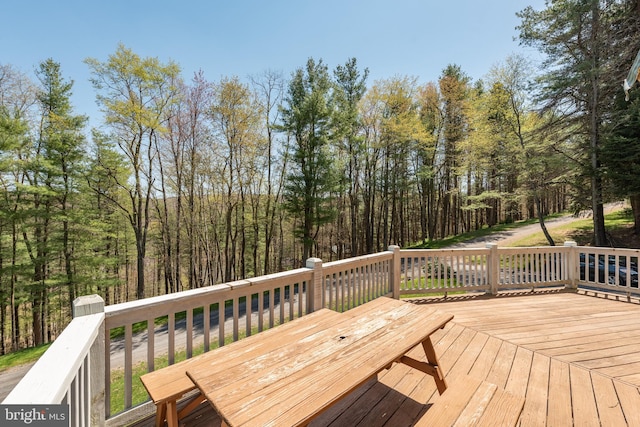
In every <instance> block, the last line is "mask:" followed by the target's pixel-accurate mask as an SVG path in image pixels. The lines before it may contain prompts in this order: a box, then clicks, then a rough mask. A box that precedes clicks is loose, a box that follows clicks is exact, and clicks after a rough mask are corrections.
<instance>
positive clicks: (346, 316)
mask: <svg viewBox="0 0 640 427" xmlns="http://www.w3.org/2000/svg"><path fill="white" fill-rule="evenodd" d="M452 318H453V316H452V315H449V314H445V313H442V312H439V311H437V310H435V309H433V308H432V307H426V306H419V305H414V304H410V303H406V302H401V301H398V300H394V299H390V298H378V299H376V300H374V301H371V302H369V303H366V304H363V305H361V306H359V307H356V308H354V309H352V310H349V311H348V312H345V313H342V314H341V315H340V316H322V315H316V316H303V317H301V318H299V319H296V320H294V321H293V322H291V323H292V324H293V323H296V327H290V328H283V329H282V330H281V331H278V329H279V328H275V329H274V330H273V333H271V334H265V335H262V334H258V335H256V336H253V337H251V345H247V343H245V345H240V343H242V341H240V342H238V343H237V344H238V345H237V346H234V345H229V346H227V347H223V348H221V349H219V350H216V351H212V352H209V353H206V354H204V355H201V356H199V357H198V360H197V363H193V364H190V365H189V366H187V375H188V376H189V378H191V380H192V381H193V382H194V383H195V384H196V386H197V387H198V388H199V389H200V390H201V392H202V393H203V394H204V396H205V397H206V398H207V399H208V400H209V402H210V403H211V404H212V405H213V407H214V409H215V410H216V412H218V414H219V415H220V416H221V418H222V419H223V421H224V422H225V423H226V424H227V425H229V426H240V425H265V426H266V425H291V426H295V425H305V424H307V423H308V422H310V421H311V420H312V419H313V418H314V417H315V416H317V415H318V414H320V413H321V412H322V411H323V410H325V409H327V408H328V407H330V406H331V405H332V404H334V403H335V402H337V401H338V400H339V399H341V398H342V397H343V396H345V395H346V394H347V393H349V392H350V391H352V390H353V389H355V388H356V387H357V386H358V385H360V384H362V383H364V382H365V381H367V380H368V379H370V378H371V377H373V376H374V375H376V374H377V373H378V372H380V371H382V370H383V369H385V368H389V367H390V366H391V365H392V364H393V363H394V362H398V361H403V362H404V360H401V359H406V358H403V356H404V355H405V354H406V353H407V352H408V351H409V350H411V349H412V348H414V347H415V346H416V345H418V344H420V343H423V345H425V342H426V341H428V345H429V346H430V348H431V350H432V346H431V342H430V341H429V336H430V335H431V334H432V333H433V332H435V331H436V330H438V329H440V328H442V327H443V326H444V325H446V323H447V322H449V321H450V320H451V319H452ZM243 341H246V340H243Z"/></svg>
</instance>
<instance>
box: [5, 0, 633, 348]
mask: <svg viewBox="0 0 640 427" xmlns="http://www.w3.org/2000/svg"><path fill="white" fill-rule="evenodd" d="M518 17H519V18H520V20H521V24H520V25H519V27H518V28H517V30H518V31H519V40H520V43H521V45H522V46H528V47H533V48H535V49H536V50H537V51H539V52H540V53H541V54H542V55H543V57H544V62H543V63H542V64H534V63H532V62H531V61H530V60H528V59H527V58H526V57H524V56H522V55H519V54H513V55H511V56H509V57H507V58H505V59H504V61H502V62H501V63H498V64H496V65H495V66H494V67H493V68H492V69H491V70H488V72H487V74H486V75H485V76H482V77H481V78H477V79H474V78H472V77H471V76H468V75H467V74H466V73H465V72H464V70H463V69H461V67H460V66H458V65H456V64H449V65H445V66H444V68H443V69H442V72H441V74H440V76H439V77H438V78H437V80H436V81H432V82H428V83H419V79H418V77H413V76H394V77H389V78H386V79H381V80H376V81H373V82H371V81H369V78H368V76H369V70H368V69H367V68H366V67H363V66H362V65H361V64H359V63H358V62H357V59H356V58H345V62H344V63H343V64H332V65H331V66H330V65H329V64H326V63H325V62H324V61H323V60H322V59H314V58H309V59H308V61H307V62H306V63H305V64H301V66H300V68H298V69H296V70H294V71H293V72H291V73H290V74H289V75H285V74H284V73H280V72H274V71H264V72H262V73H259V74H256V75H253V76H251V77H249V78H246V79H240V78H238V77H236V76H228V77H223V78H220V79H219V80H218V81H208V80H207V79H206V78H205V77H204V73H203V72H197V73H195V74H194V75H193V76H184V75H182V71H181V69H180V65H179V64H177V63H175V62H172V61H168V62H162V61H160V60H159V59H158V58H156V57H141V56H139V55H137V54H136V53H135V52H133V51H132V50H131V49H129V48H127V47H126V46H125V45H124V44H121V45H119V46H117V48H116V49H115V51H114V52H113V54H111V55H109V56H108V57H107V58H102V59H98V58H87V59H86V60H85V64H86V66H87V67H88V68H89V69H90V71H91V76H92V78H91V83H92V85H93V88H94V90H95V96H96V101H97V102H98V105H99V106H100V111H101V113H102V115H103V126H101V127H100V129H96V128H94V129H88V128H87V117H86V116H84V115H83V114H82V112H78V111H76V110H75V109H74V107H73V105H72V104H71V101H70V98H71V94H72V91H73V82H72V81H70V80H69V79H67V78H66V77H65V75H64V73H63V69H64V64H60V63H58V62H56V60H55V59H53V58H49V59H46V60H43V61H42V62H41V63H40V64H39V66H38V68H37V70H36V73H35V79H34V78H30V77H29V76H28V75H27V74H25V73H24V71H22V70H18V69H16V68H15V67H13V66H12V65H11V64H2V63H0V185H1V186H2V196H3V197H2V199H1V200H0V354H6V353H9V352H12V351H16V350H18V349H21V348H25V347H29V346H34V345H40V344H43V343H47V342H50V341H52V340H54V339H55V337H56V336H57V334H59V333H60V332H61V331H62V330H63V329H64V327H65V326H66V324H67V323H68V322H69V320H70V312H71V304H72V301H73V300H74V299H75V298H76V297H77V296H80V295H86V294H93V293H96V294H99V295H101V296H102V297H103V298H104V300H105V302H106V304H114V303H120V302H125V301H130V300H134V299H140V298H145V297H150V296H154V295H160V294H168V293H172V292H177V291H181V290H186V289H193V288H199V287H203V286H210V285H214V284H218V283H223V282H228V281H233V280H238V279H243V278H247V277H254V276H259V275H264V274H269V273H273V272H278V271H283V270H287V269H292V268H298V267H301V266H303V265H304V261H305V260H306V259H307V258H309V257H318V258H321V259H323V260H324V261H331V260H335V259H341V258H346V257H352V256H357V255H361V254H368V253H373V252H378V251H382V250H385V249H386V248H387V247H388V246H389V245H391V244H394V245H399V246H401V247H410V246H412V245H427V244H428V243H429V242H430V241H433V240H437V239H441V238H444V237H447V236H451V235H456V234H459V233H463V232H466V231H472V230H477V229H480V228H485V227H492V226H494V225H496V224H498V223H504V222H513V221H519V220H523V219H529V218H537V219H538V220H539V221H540V224H541V226H542V228H543V230H544V217H545V216H546V215H548V214H551V213H557V212H565V211H569V212H578V211H580V210H582V209H591V210H592V211H593V230H594V233H593V242H592V243H593V245H596V246H606V245H608V240H607V234H606V228H605V223H604V214H603V204H604V203H605V202H607V201H609V200H619V199H621V198H627V199H628V200H630V202H631V206H632V209H633V211H634V217H635V218H636V231H638V230H639V229H640V182H639V181H640V139H639V138H640V96H638V93H637V90H636V91H634V90H633V89H632V90H631V93H630V100H629V101H625V99H624V98H625V94H624V92H623V90H622V81H623V79H624V78H625V77H626V74H627V72H628V71H629V67H630V66H631V64H632V63H633V60H634V58H635V56H636V54H637V52H638V49H639V48H640V31H639V29H640V28H639V27H640V5H639V3H638V1H637V0H616V1H613V0H607V1H602V0H552V1H548V2H547V4H546V8H545V9H543V10H540V11H537V10H534V9H532V8H526V9H524V10H522V11H521V12H520V13H519V14H518ZM548 239H549V244H553V243H554V242H553V240H552V239H551V238H550V237H549V236H548Z"/></svg>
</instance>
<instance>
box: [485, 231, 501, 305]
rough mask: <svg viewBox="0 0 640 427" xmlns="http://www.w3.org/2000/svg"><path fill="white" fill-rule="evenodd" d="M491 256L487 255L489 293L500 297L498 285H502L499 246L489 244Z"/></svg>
mask: <svg viewBox="0 0 640 427" xmlns="http://www.w3.org/2000/svg"><path fill="white" fill-rule="evenodd" d="M486 247H487V249H489V255H487V279H488V280H489V293H490V294H491V295H498V284H499V283H500V255H499V254H498V245H497V244H495V243H487V246H486Z"/></svg>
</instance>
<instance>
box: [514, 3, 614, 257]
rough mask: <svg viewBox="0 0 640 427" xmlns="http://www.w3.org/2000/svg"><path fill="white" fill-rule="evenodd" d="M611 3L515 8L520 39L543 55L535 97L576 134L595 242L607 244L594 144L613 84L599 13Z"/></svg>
mask: <svg viewBox="0 0 640 427" xmlns="http://www.w3.org/2000/svg"><path fill="white" fill-rule="evenodd" d="M613 3H616V2H615V1H611V0H551V1H547V2H546V8H545V9H543V10H540V11H536V10H534V9H533V8H532V7H528V8H526V9H524V10H523V11H522V12H520V13H519V14H518V16H519V17H520V18H521V20H522V23H521V24H520V26H519V27H518V28H519V30H520V40H521V42H522V43H523V44H525V45H528V46H532V47H536V48H537V49H538V50H540V51H541V52H542V53H543V54H545V56H546V58H545V60H544V63H543V69H544V70H545V72H544V73H543V75H542V78H541V79H540V80H539V90H540V93H539V96H540V101H541V102H542V103H543V106H544V108H546V109H549V110H553V111H556V112H557V113H558V114H556V115H554V116H555V117H557V118H559V120H558V121H556V123H555V125H557V126H559V127H560V128H572V129H574V130H575V131H576V132H578V133H579V135H580V136H581V137H582V141H583V150H582V151H584V152H585V153H587V156H588V157H587V158H586V159H585V160H586V161H585V162H584V163H583V164H584V165H585V166H586V168H585V169H584V170H583V173H584V174H585V175H587V176H589V177H590V181H591V197H590V199H591V206H592V209H593V229H594V242H595V244H596V245H597V246H604V245H606V244H607V238H606V233H605V227H604V209H603V179H602V168H601V162H600V154H599V149H600V145H601V138H602V134H601V126H602V124H603V121H604V120H605V112H606V110H607V107H608V106H607V104H608V103H610V102H611V100H612V93H611V90H612V88H613V86H612V85H610V84H607V83H606V81H607V79H606V73H607V66H606V65H607V62H608V61H607V60H608V58H609V56H608V55H609V53H610V52H608V50H609V49H610V42H611V39H610V35H611V33H610V32H609V29H610V28H609V26H608V25H607V23H606V22H603V15H604V13H605V11H606V9H607V8H608V7H610V6H611V4H613ZM616 81H617V82H619V81H622V79H619V80H616ZM616 85H618V84H616Z"/></svg>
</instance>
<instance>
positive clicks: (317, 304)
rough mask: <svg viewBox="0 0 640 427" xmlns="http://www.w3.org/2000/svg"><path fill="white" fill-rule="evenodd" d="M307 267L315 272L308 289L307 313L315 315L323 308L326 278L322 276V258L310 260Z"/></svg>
mask: <svg viewBox="0 0 640 427" xmlns="http://www.w3.org/2000/svg"><path fill="white" fill-rule="evenodd" d="M306 267H307V268H310V269H311V270H313V279H312V280H311V283H310V284H309V288H308V289H307V313H313V312H314V311H316V310H320V309H321V308H322V294H323V291H324V290H323V286H322V282H323V281H324V277H323V274H322V260H321V259H320V258H309V259H308V260H307V263H306Z"/></svg>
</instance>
